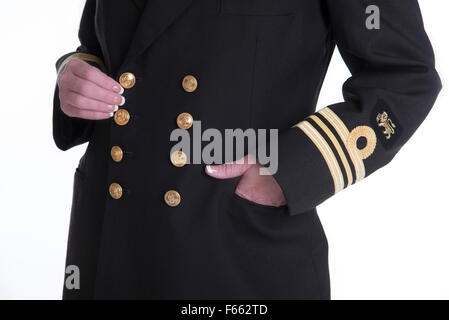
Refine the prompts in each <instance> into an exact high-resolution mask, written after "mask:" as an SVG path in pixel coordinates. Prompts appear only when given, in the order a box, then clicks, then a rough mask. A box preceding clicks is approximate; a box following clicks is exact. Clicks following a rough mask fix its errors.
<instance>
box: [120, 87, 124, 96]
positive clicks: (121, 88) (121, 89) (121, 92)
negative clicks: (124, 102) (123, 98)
mask: <svg viewBox="0 0 449 320" xmlns="http://www.w3.org/2000/svg"><path fill="white" fill-rule="evenodd" d="M123 92H125V89H123V87H122V86H120V92H119V94H120V95H122V94H123Z"/></svg>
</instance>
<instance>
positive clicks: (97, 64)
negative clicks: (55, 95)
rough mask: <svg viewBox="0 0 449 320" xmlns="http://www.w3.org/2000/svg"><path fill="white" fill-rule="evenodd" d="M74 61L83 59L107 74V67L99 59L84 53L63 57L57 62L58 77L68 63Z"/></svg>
mask: <svg viewBox="0 0 449 320" xmlns="http://www.w3.org/2000/svg"><path fill="white" fill-rule="evenodd" d="M72 59H81V60H83V61H85V62H87V63H89V64H90V65H92V66H94V67H97V68H99V69H100V70H101V71H103V72H106V66H105V64H104V62H103V60H101V59H100V58H99V57H97V56H95V55H93V54H89V53H83V52H75V53H69V54H66V55H64V56H62V57H61V58H60V59H59V60H58V61H57V62H56V70H57V73H58V75H59V74H60V73H61V72H62V71H63V70H64V68H65V66H66V65H67V63H69V62H70V60H72Z"/></svg>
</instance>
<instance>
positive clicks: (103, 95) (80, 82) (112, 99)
mask: <svg viewBox="0 0 449 320" xmlns="http://www.w3.org/2000/svg"><path fill="white" fill-rule="evenodd" d="M70 81H71V83H70V87H69V88H68V89H69V91H73V92H76V93H78V94H80V95H82V96H84V97H87V98H90V99H95V100H98V101H101V102H104V103H106V104H110V105H120V106H122V105H123V104H124V103H125V98H124V97H122V96H121V95H120V94H118V93H115V92H112V91H110V90H106V89H104V88H102V87H100V86H98V85H97V84H95V83H93V82H90V81H87V80H85V79H82V78H79V77H77V76H73V77H72V78H71V79H70Z"/></svg>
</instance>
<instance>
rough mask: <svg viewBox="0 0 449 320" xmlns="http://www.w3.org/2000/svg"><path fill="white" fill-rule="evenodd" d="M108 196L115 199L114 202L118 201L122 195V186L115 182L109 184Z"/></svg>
mask: <svg viewBox="0 0 449 320" xmlns="http://www.w3.org/2000/svg"><path fill="white" fill-rule="evenodd" d="M109 194H110V195H111V197H112V198H113V199H116V200H118V199H120V198H121V197H122V195H123V189H122V186H121V185H119V184H118V183H116V182H114V183H111V185H110V186H109Z"/></svg>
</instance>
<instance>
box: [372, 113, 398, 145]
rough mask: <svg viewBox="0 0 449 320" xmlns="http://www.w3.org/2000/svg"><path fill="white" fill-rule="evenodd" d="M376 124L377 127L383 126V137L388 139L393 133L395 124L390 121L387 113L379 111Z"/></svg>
mask: <svg viewBox="0 0 449 320" xmlns="http://www.w3.org/2000/svg"><path fill="white" fill-rule="evenodd" d="M376 121H377V125H378V126H379V127H383V128H384V132H383V134H384V135H385V138H386V139H387V140H389V139H390V138H391V136H392V135H393V134H394V129H395V128H396V125H395V124H394V123H393V121H391V119H390V117H389V116H388V113H386V112H383V113H379V114H378V115H377V117H376Z"/></svg>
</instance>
